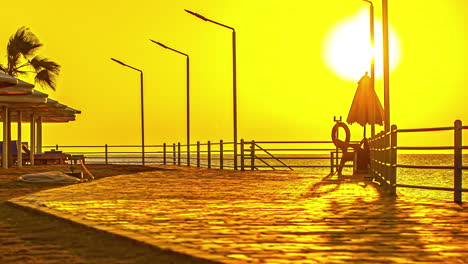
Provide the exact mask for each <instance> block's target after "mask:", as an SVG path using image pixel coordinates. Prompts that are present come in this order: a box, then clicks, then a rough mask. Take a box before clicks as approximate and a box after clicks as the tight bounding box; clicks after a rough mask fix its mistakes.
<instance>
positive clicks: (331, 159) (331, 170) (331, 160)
mask: <svg viewBox="0 0 468 264" xmlns="http://www.w3.org/2000/svg"><path fill="white" fill-rule="evenodd" d="M334 159H335V157H334V155H333V151H330V173H332V174H333V166H334V164H333V160H334Z"/></svg>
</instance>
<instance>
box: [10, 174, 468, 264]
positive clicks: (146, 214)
mask: <svg viewBox="0 0 468 264" xmlns="http://www.w3.org/2000/svg"><path fill="white" fill-rule="evenodd" d="M163 168H168V170H162V171H161V170H158V171H151V172H144V173H138V174H132V175H124V176H115V177H110V178H105V179H101V180H97V181H94V182H89V183H84V184H78V185H72V186H67V187H63V188H58V189H51V190H47V191H42V192H39V193H36V194H33V195H29V196H25V197H21V198H17V199H13V200H12V202H14V203H16V204H18V205H21V206H26V207H32V208H34V209H37V210H41V211H44V212H46V213H50V214H54V215H57V216H59V217H62V218H66V219H70V220H72V221H76V222H79V223H82V224H86V225H88V226H91V227H94V228H97V229H101V230H105V231H108V232H112V233H115V234H118V235H123V236H127V237H131V238H132V239H135V240H139V241H142V242H144V243H147V244H150V245H153V246H156V247H159V248H162V249H168V250H171V251H176V252H180V253H183V254H188V255H192V256H195V257H198V258H203V259H207V260H212V261H214V262H220V263H429V262H432V263H468V243H467V242H468V230H467V224H468V211H467V210H466V209H464V208H463V207H461V206H460V205H457V204H454V203H451V202H446V201H438V200H429V199H421V198H410V197H404V196H399V197H396V198H392V197H389V196H387V195H384V194H382V193H381V192H380V191H379V189H378V188H376V187H375V186H374V185H373V184H371V183H368V182H365V181H363V180H362V179H361V178H359V177H351V176H344V177H342V178H338V177H337V176H324V175H313V174H310V173H307V172H298V171H294V172H290V171H245V172H240V171H222V170H215V169H211V170H210V169H201V168H187V167H175V166H165V167H163ZM194 263H196V261H194Z"/></svg>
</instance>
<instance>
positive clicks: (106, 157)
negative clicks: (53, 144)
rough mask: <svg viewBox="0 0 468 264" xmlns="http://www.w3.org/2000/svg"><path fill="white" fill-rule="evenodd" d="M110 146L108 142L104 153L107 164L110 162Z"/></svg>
mask: <svg viewBox="0 0 468 264" xmlns="http://www.w3.org/2000/svg"><path fill="white" fill-rule="evenodd" d="M57 147H58V145H57ZM108 148H109V146H107V144H106V145H104V153H105V154H104V155H105V161H106V165H107V164H109V154H108V153H109V149H108Z"/></svg>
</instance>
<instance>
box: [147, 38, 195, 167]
mask: <svg viewBox="0 0 468 264" xmlns="http://www.w3.org/2000/svg"><path fill="white" fill-rule="evenodd" d="M150 41H151V42H153V43H156V44H158V45H159V46H161V47H163V48H165V49H168V50H172V51H174V52H177V53H179V54H181V55H184V56H185V57H186V59H187V60H186V61H187V71H186V74H187V77H186V80H187V96H186V97H187V103H186V105H187V166H190V58H189V55H188V54H185V53H183V52H180V51H178V50H176V49H173V48H170V47H168V46H166V45H164V44H162V43H160V42H157V41H154V40H152V39H150Z"/></svg>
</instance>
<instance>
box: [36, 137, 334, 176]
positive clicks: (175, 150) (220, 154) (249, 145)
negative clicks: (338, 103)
mask: <svg viewBox="0 0 468 264" xmlns="http://www.w3.org/2000/svg"><path fill="white" fill-rule="evenodd" d="M238 147H239V149H238V153H239V155H238V161H237V164H238V167H237V168H236V167H235V164H234V143H233V142H224V141H223V140H220V141H217V142H212V141H207V142H203V143H202V142H197V143H196V144H191V145H190V147H189V148H187V145H185V144H181V143H172V144H167V143H164V144H161V145H145V154H144V157H145V158H144V160H145V164H161V165H190V166H197V167H207V168H220V169H240V170H262V169H272V170H295V169H307V168H330V171H331V172H333V171H334V170H335V168H336V167H337V166H338V164H339V162H338V161H339V157H340V155H341V151H339V150H338V149H336V147H335V145H334V144H333V142H332V141H253V140H252V141H246V140H243V139H242V140H241V141H240V143H239V144H238ZM47 148H52V149H54V150H61V151H63V152H65V153H68V154H73V155H76V154H80V155H84V156H85V157H86V162H87V163H91V164H142V152H141V146H139V145H108V144H105V145H86V146H70V145H63V146H62V145H60V146H59V145H53V146H44V149H47ZM188 149H190V159H188V153H189V151H188Z"/></svg>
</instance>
